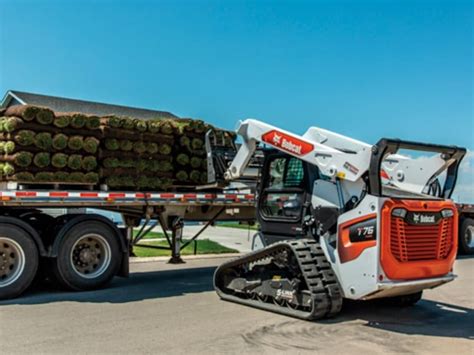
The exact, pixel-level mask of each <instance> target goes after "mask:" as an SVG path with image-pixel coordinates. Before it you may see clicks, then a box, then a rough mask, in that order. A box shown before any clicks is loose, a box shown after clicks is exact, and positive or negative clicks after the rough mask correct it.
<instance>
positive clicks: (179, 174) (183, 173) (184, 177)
mask: <svg viewBox="0 0 474 355" xmlns="http://www.w3.org/2000/svg"><path fill="white" fill-rule="evenodd" d="M176 179H177V180H178V181H180V182H184V181H186V180H188V173H187V172H186V171H184V170H180V171H178V172H177V173H176Z"/></svg>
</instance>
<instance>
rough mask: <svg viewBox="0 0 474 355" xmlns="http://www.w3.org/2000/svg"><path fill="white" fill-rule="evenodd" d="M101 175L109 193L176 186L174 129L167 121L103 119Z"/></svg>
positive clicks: (127, 118) (100, 157)
mask: <svg viewBox="0 0 474 355" xmlns="http://www.w3.org/2000/svg"><path fill="white" fill-rule="evenodd" d="M101 128H102V132H103V139H102V141H101V145H100V151H99V174H100V177H101V180H102V181H103V183H104V184H105V185H107V187H108V188H109V189H131V190H166V189H169V188H170V187H171V186H172V184H173V180H172V178H173V168H174V167H173V156H172V151H173V145H174V136H173V132H174V127H173V126H172V125H171V124H170V122H169V121H167V120H150V121H145V120H140V119H133V118H130V117H117V116H109V117H103V118H102V119H101Z"/></svg>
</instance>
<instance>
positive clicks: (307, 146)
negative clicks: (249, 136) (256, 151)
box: [262, 130, 314, 155]
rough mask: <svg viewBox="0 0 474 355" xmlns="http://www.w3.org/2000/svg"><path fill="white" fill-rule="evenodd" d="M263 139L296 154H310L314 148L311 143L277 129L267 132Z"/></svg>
mask: <svg viewBox="0 0 474 355" xmlns="http://www.w3.org/2000/svg"><path fill="white" fill-rule="evenodd" d="M262 140H263V141H264V142H265V143H268V144H271V145H273V146H274V147H278V148H281V149H283V150H286V151H287V152H290V153H293V154H296V155H305V154H308V153H309V152H311V151H312V150H313V148H314V146H313V145H312V144H311V143H308V142H305V141H302V140H301V139H298V138H295V137H292V136H289V135H287V134H285V133H282V132H278V131H275V130H273V131H270V132H267V133H265V134H264V135H263V136H262Z"/></svg>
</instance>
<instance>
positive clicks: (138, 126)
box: [133, 119, 147, 132]
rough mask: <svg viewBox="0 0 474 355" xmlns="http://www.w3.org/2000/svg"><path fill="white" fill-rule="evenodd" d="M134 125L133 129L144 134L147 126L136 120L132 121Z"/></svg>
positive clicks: (143, 122)
mask: <svg viewBox="0 0 474 355" xmlns="http://www.w3.org/2000/svg"><path fill="white" fill-rule="evenodd" d="M133 123H134V125H135V129H136V130H137V131H139V132H146V130H147V124H146V122H145V121H143V120H139V119H136V120H134V121H133Z"/></svg>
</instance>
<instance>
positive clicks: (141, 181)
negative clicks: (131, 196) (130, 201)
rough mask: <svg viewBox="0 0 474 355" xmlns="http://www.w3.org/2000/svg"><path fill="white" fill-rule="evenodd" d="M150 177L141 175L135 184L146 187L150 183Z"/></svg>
mask: <svg viewBox="0 0 474 355" xmlns="http://www.w3.org/2000/svg"><path fill="white" fill-rule="evenodd" d="M148 180H149V179H148V177H146V176H140V177H139V178H138V179H137V180H136V182H135V185H136V186H137V187H139V188H144V187H147V186H148V185H149V181H148Z"/></svg>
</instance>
